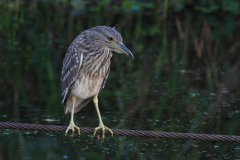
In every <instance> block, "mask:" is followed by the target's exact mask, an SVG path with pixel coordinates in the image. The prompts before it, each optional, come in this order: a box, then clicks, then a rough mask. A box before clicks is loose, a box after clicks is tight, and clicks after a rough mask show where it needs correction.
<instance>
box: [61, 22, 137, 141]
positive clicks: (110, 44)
mask: <svg viewBox="0 0 240 160" xmlns="http://www.w3.org/2000/svg"><path fill="white" fill-rule="evenodd" d="M122 41H123V40H122V37H121V35H120V33H119V32H118V31H116V30H115V28H110V27H106V26H97V27H94V28H91V29H88V30H85V31H84V32H82V33H81V34H80V35H79V36H77V38H76V39H75V40H74V41H73V42H72V44H71V45H70V47H69V48H68V51H67V53H66V55H65V58H64V60H63V67H62V76H61V88H62V103H63V106H64V111H65V114H67V113H71V121H70V124H69V126H68V128H67V130H66V133H65V135H67V133H68V131H69V130H70V129H71V130H72V136H74V130H75V129H74V128H76V129H77V130H78V134H79V135H80V128H79V127H77V126H76V125H75V123H74V120H73V116H74V113H76V112H78V111H79V110H81V109H82V108H83V107H85V106H86V105H87V104H88V103H89V102H90V101H91V100H92V99H93V102H94V105H95V107H96V110H97V114H98V118H99V126H98V127H96V128H95V131H94V134H93V135H95V134H96V131H97V130H98V129H100V128H101V129H102V131H103V135H102V136H103V139H104V137H105V129H107V130H109V131H110V132H111V134H112V136H113V132H112V130H111V129H109V128H108V127H106V126H104V124H103V122H102V118H101V114H100V112H99V108H98V94H99V92H100V91H101V90H102V88H104V85H105V83H106V80H107V77H108V74H109V71H110V64H111V57H112V52H113V51H115V52H118V53H124V54H126V55H128V56H129V57H131V58H132V59H134V57H133V55H132V53H131V52H130V50H129V49H128V48H127V47H126V46H125V45H124V44H123V43H122Z"/></svg>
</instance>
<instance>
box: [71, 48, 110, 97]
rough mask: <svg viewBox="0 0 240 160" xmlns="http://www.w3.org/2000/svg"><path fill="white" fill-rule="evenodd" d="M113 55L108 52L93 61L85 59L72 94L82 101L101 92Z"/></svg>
mask: <svg viewBox="0 0 240 160" xmlns="http://www.w3.org/2000/svg"><path fill="white" fill-rule="evenodd" d="M110 60H111V53H109V52H106V53H103V54H102V55H101V56H99V55H98V57H95V59H94V57H93V58H92V59H90V58H88V57H84V58H83V63H82V67H81V68H80V70H79V74H78V76H77V79H76V81H75V82H74V84H73V85H72V88H71V93H72V94H73V95H75V96H76V97H78V98H80V99H87V98H89V97H92V96H94V95H96V94H98V92H99V91H100V89H101V88H102V85H103V82H104V80H105V78H106V75H107V72H108V70H109V67H110Z"/></svg>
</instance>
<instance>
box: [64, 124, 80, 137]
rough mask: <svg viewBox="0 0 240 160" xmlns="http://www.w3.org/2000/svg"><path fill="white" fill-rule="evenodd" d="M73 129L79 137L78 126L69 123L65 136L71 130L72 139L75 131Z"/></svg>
mask: <svg viewBox="0 0 240 160" xmlns="http://www.w3.org/2000/svg"><path fill="white" fill-rule="evenodd" d="M74 127H75V128H76V129H77V130H78V135H80V128H79V127H78V126H76V125H75V124H74V123H70V124H69V126H68V128H67V130H66V132H65V136H67V133H68V131H69V130H70V129H71V130H72V137H74V131H75V129H74Z"/></svg>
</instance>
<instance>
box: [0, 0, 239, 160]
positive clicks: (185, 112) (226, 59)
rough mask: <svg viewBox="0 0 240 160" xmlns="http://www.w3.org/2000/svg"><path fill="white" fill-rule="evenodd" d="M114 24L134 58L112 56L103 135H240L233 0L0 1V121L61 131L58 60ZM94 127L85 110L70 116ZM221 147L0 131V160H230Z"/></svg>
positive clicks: (232, 150) (90, 109)
mask: <svg viewBox="0 0 240 160" xmlns="http://www.w3.org/2000/svg"><path fill="white" fill-rule="evenodd" d="M116 24H118V25H117V27H116V30H118V31H119V32H120V33H121V35H122V37H123V40H124V44H125V45H126V46H127V47H128V48H129V49H130V50H131V52H132V53H133V55H134V57H135V59H134V60H131V59H130V58H129V57H127V56H125V55H120V54H117V53H114V56H113V57H112V65H111V72H110V75H109V77H108V80H107V83H106V86H105V88H104V89H103V90H102V91H101V93H100V94H99V106H100V111H101V114H102V117H103V122H104V124H105V125H106V126H108V127H109V128H112V129H114V128H118V129H136V130H152V131H165V132H188V133H205V134H226V135H240V54H239V53H240V2H239V0H231V1H229V0H218V1H217V0H156V1H152V0H139V1H137V0H101V1H100V0H72V1H68V0H51V1H47V0H1V1H0V121H1V122H20V123H33V124H56V125H65V126H67V125H68V124H69V121H70V115H65V114H64V112H63V106H62V104H61V88H60V76H61V69H62V61H63V58H64V56H65V53H66V51H67V49H68V47H69V45H70V44H71V42H72V41H73V40H74V39H75V37H77V35H79V34H80V33H81V32H82V31H84V30H86V29H89V28H91V27H94V26H98V25H106V26H110V27H113V26H115V25H116ZM74 118H75V123H76V125H78V126H80V128H81V127H82V126H84V127H92V128H95V127H97V126H98V117H97V113H96V110H95V107H94V105H93V103H92V102H91V103H89V104H88V105H87V106H86V107H85V108H84V109H82V110H81V111H80V112H78V113H77V114H75V117H74ZM239 156H240V145H239V144H235V143H230V142H209V141H192V140H189V141H184V140H172V139H171V140H169V139H151V138H133V137H120V136H115V137H114V138H111V137H110V136H107V137H106V140H105V142H103V143H102V142H101V141H99V142H98V140H97V138H96V137H93V136H92V135H81V136H78V137H76V138H71V137H68V136H66V137H65V136H64V133H52V132H37V131H30V132H29V131H28V132H26V131H17V130H3V129H1V130H0V160H10V159H36V160H38V159H73V158H78V159H95V158H98V159H99V158H102V159H103V158H104V159H112V158H115V159H132V158H135V159H136V158H137V159H156V158H159V157H161V158H162V159H191V160H192V159H214V160H215V159H233V158H238V157H239Z"/></svg>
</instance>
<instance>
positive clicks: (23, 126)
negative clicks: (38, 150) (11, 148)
mask: <svg viewBox="0 0 240 160" xmlns="http://www.w3.org/2000/svg"><path fill="white" fill-rule="evenodd" d="M0 129H19V130H37V131H51V132H65V131H66V129H67V126H56V125H42V124H28V123H7V122H0ZM93 131H94V128H88V127H80V132H81V133H83V134H93ZM112 131H113V135H116V136H134V137H149V138H173V139H191V140H207V141H229V142H240V136H232V135H216V134H194V133H177V132H158V131H142V130H123V129H112ZM70 132H71V131H70ZM105 132H106V134H108V135H110V132H109V131H107V130H106V131H105ZM76 133H77V132H76ZM97 134H102V130H101V129H99V130H98V131H97Z"/></svg>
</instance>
